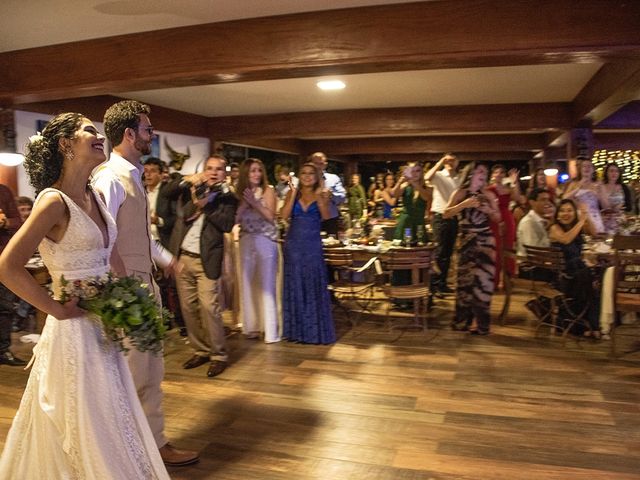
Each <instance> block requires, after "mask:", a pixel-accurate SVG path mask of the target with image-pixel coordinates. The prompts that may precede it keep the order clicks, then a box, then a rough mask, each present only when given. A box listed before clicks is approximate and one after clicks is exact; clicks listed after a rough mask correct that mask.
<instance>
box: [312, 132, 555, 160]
mask: <svg viewBox="0 0 640 480" xmlns="http://www.w3.org/2000/svg"><path fill="white" fill-rule="evenodd" d="M544 147H545V141H544V136H543V135H541V134H537V135H478V136H471V135H450V136H439V137H436V136H431V137H374V138H351V139H330V140H309V141H304V142H302V148H303V151H305V152H315V151H321V152H324V153H326V154H327V155H358V154H359V155H375V154H401V153H420V154H423V153H436V154H441V153H442V152H454V153H455V152H506V151H513V152H522V151H536V150H542V149H543V148H544Z"/></svg>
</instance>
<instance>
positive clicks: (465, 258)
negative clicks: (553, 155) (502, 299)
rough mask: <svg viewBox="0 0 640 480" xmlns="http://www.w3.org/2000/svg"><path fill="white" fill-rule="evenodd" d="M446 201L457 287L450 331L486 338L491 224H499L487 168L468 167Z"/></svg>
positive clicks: (491, 262) (492, 255)
mask: <svg viewBox="0 0 640 480" xmlns="http://www.w3.org/2000/svg"><path fill="white" fill-rule="evenodd" d="M465 173H466V174H465V175H463V178H464V180H463V181H462V184H461V186H460V188H459V189H458V190H456V191H455V192H454V193H453V194H452V195H451V199H450V200H449V205H447V208H446V209H445V211H444V214H443V216H444V218H451V217H453V216H455V215H458V232H459V233H458V238H459V241H460V246H459V250H458V285H457V288H456V313H455V318H454V321H453V324H452V328H453V329H454V330H469V332H470V333H472V334H476V335H488V334H489V326H490V323H491V316H490V314H489V308H490V306H491V296H492V295H493V291H494V288H495V284H494V275H495V255H496V240H495V237H494V236H493V232H492V231H491V222H500V219H501V217H500V210H499V208H498V199H497V197H496V196H495V194H494V193H493V192H492V191H490V190H489V189H488V188H487V173H488V170H487V167H486V166H485V165H482V164H471V165H470V166H469V167H467V171H466V172H465Z"/></svg>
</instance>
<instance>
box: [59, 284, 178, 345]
mask: <svg viewBox="0 0 640 480" xmlns="http://www.w3.org/2000/svg"><path fill="white" fill-rule="evenodd" d="M60 287H61V294H60V302H62V303H65V302H67V301H69V300H70V299H71V298H72V297H78V298H80V301H79V302H78V306H79V307H80V308H84V309H85V310H88V311H89V312H91V313H93V314H95V315H97V316H98V317H99V318H100V320H101V321H102V325H103V327H104V331H105V334H106V336H107V337H108V338H110V339H111V340H113V341H114V342H115V343H116V344H117V345H118V348H119V349H120V350H121V351H123V352H126V351H128V348H127V347H126V346H125V344H124V339H125V338H128V339H129V343H130V344H131V345H132V346H133V347H134V348H136V349H137V350H139V351H141V352H145V351H147V350H150V351H152V352H154V353H159V352H160V351H161V350H162V339H163V338H164V335H165V332H166V330H167V328H166V326H165V323H164V322H165V320H166V319H168V318H170V317H171V313H170V312H169V311H168V310H166V309H165V308H161V307H159V306H158V304H157V303H156V301H155V298H154V296H153V294H152V293H151V292H150V291H149V290H148V288H147V285H145V284H144V283H141V282H140V279H139V278H137V277H134V276H127V277H116V276H115V275H113V274H112V273H108V274H106V275H105V276H102V277H95V278H90V279H85V280H73V281H69V280H67V279H65V278H64V275H63V276H62V277H61V278H60Z"/></svg>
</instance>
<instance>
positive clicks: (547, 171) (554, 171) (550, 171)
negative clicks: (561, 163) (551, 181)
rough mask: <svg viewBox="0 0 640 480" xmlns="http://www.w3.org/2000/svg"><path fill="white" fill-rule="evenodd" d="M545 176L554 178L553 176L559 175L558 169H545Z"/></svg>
mask: <svg viewBox="0 0 640 480" xmlns="http://www.w3.org/2000/svg"><path fill="white" fill-rule="evenodd" d="M544 174H545V175H546V176H547V177H552V176H554V175H557V174H558V169H557V168H545V169H544Z"/></svg>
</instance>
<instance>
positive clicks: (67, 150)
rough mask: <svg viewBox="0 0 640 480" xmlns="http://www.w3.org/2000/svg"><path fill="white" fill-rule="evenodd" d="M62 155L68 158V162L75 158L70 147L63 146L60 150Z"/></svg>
mask: <svg viewBox="0 0 640 480" xmlns="http://www.w3.org/2000/svg"><path fill="white" fill-rule="evenodd" d="M62 155H63V156H64V158H65V160H69V161H70V162H73V159H74V158H75V154H74V153H73V150H72V149H71V147H67V148H65V149H64V150H63V151H62Z"/></svg>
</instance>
